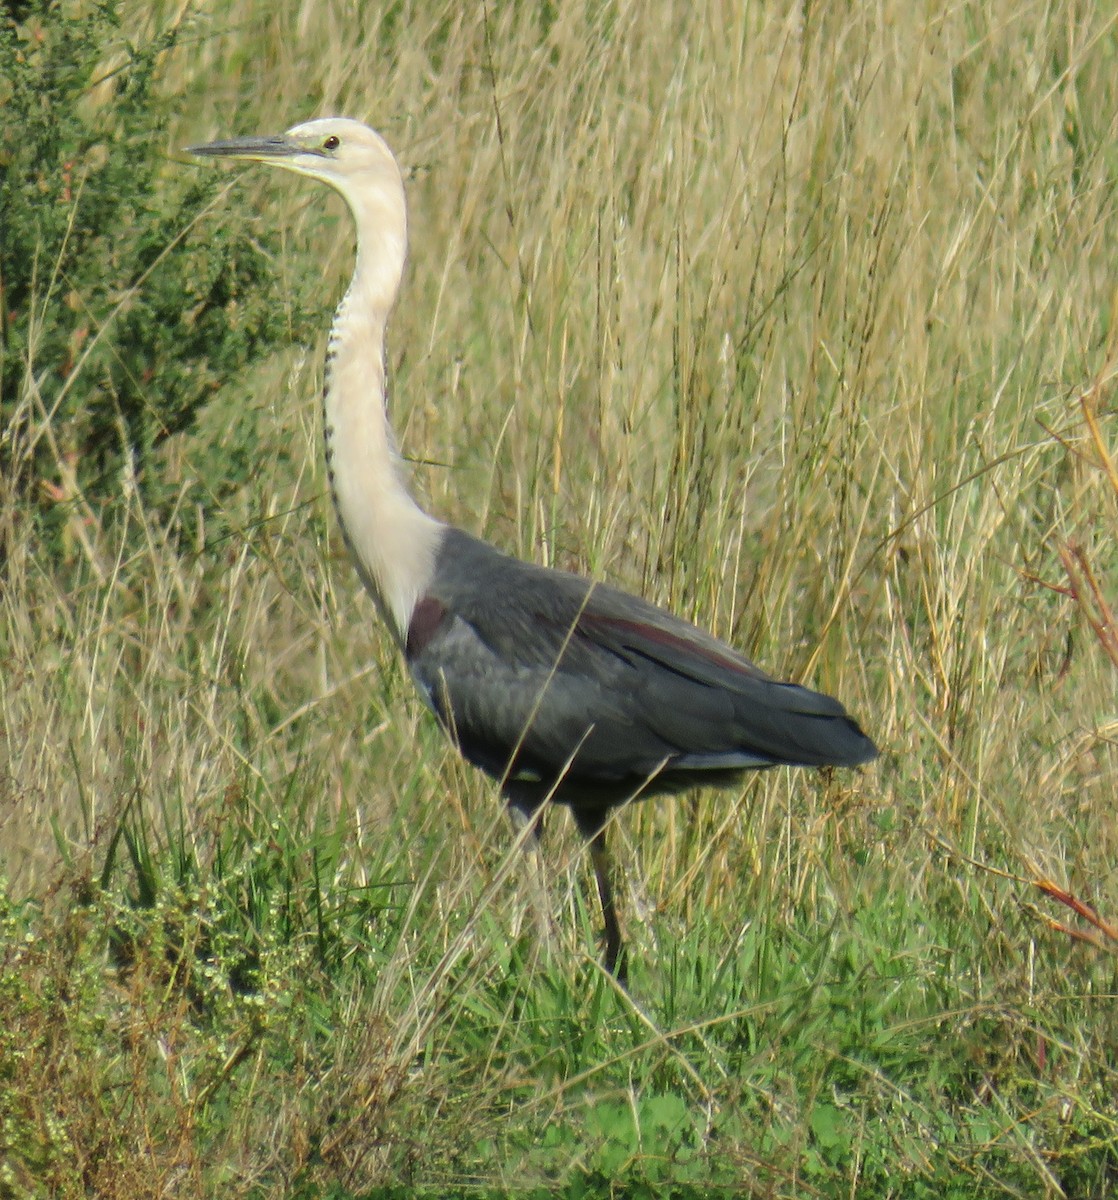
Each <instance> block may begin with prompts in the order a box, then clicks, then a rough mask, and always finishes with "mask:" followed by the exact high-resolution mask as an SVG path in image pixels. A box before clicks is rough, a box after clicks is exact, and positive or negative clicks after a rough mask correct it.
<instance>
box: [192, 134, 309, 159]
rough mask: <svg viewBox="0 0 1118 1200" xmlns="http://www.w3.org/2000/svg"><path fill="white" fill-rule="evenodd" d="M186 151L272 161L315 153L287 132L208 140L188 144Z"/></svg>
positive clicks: (208, 156)
mask: <svg viewBox="0 0 1118 1200" xmlns="http://www.w3.org/2000/svg"><path fill="white" fill-rule="evenodd" d="M186 152H187V154H201V155H204V156H205V157H207V158H238V159H241V160H242V161H245V162H271V161H274V160H275V159H284V158H292V157H294V156H295V155H296V154H314V153H315V151H314V150H313V149H308V148H307V147H306V146H301V145H299V143H298V142H296V141H294V140H293V139H291V138H289V137H288V136H287V134H285V133H281V134H278V135H277V136H275V137H245V138H228V139H226V140H225V141H222V142H207V143H206V144H205V145H204V146H187V147H186Z"/></svg>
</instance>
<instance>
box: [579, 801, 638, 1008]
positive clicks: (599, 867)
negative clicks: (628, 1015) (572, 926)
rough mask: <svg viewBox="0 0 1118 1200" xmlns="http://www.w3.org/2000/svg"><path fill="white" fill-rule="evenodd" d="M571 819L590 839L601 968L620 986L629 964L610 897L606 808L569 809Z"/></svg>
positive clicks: (624, 978) (625, 985)
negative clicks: (601, 937) (602, 951)
mask: <svg viewBox="0 0 1118 1200" xmlns="http://www.w3.org/2000/svg"><path fill="white" fill-rule="evenodd" d="M572 811H573V812H574V818H575V821H576V822H577V824H578V828H579V832H580V833H581V834H582V835H583V837H586V838H589V839H590V861H591V862H592V863H593V864H594V878H595V879H596V880H597V883H598V899H599V900H600V901H601V902H602V923H603V924H604V926H605V942H606V952H605V968H606V970H607V971H609V973H610V974H611V975H613V976H615V977H616V979H617V982H618V983H619V984H621V986H622V987H627V986H628V982H629V964H628V961H627V957H628V956H627V955H626V953H625V947H624V946H623V945H622V943H621V923H620V921H618V919H617V906H616V904H615V903H614V899H613V882H612V875H613V863H612V861H611V860H610V856H609V850H608V849H607V847H606V821H607V820H608V819H609V809H604V810H587V809H578V808H576V809H573V810H572Z"/></svg>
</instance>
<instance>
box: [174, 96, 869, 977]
mask: <svg viewBox="0 0 1118 1200" xmlns="http://www.w3.org/2000/svg"><path fill="white" fill-rule="evenodd" d="M193 151H194V153H198V154H206V155H213V156H223V157H231V158H239V159H247V160H251V161H261V162H272V163H275V164H276V165H278V166H282V167H286V168H288V169H290V170H294V171H297V172H299V173H300V174H305V175H309V176H311V177H313V178H316V179H320V180H322V181H323V182H325V183H328V184H330V185H331V186H332V187H334V188H335V189H336V190H337V191H339V192H340V193H341V194H342V196H343V197H344V198H345V200H346V201H347V203H348V204H349V207H350V209H351V211H352V213H353V216H354V220H355V223H356V226H357V236H358V250H357V265H356V268H355V270H354V275H353V279H352V282H351V283H350V286H349V290H348V291H347V292H346V295H345V298H344V299H343V300H342V302H341V304H340V305H339V307H338V311H337V315H336V317H335V320H334V325H333V328H332V330H331V334H330V341H329V346H328V350H327V367H326V383H325V387H324V421H323V425H324V438H325V447H326V466H327V474H328V478H329V482H330V488H331V492H332V494H333V497H334V503H335V507H336V509H337V513H338V518H339V521H340V524H341V527H342V530H343V532H344V535H345V538H346V542H347V544H348V545H349V548H350V551H351V553H352V555H353V557H354V560H355V563H356V565H357V570H358V573H359V575H360V576H361V579H362V581H363V582H364V584H365V586H366V588H367V589H368V591H369V592H370V594H371V595H372V597H373V599H374V600H375V602H376V604H377V607H378V609H379V610H380V612H381V614H382V616H383V617H384V619H385V621H386V623H387V624H388V626H389V628H390V630H391V631H392V634H393V636H394V637H395V639H396V641H397V643H398V645H399V646H400V648H401V649H402V650H403V652H404V655H405V657H406V659H407V663H408V667H409V669H410V671H411V674H412V677H413V678H414V679H415V681H416V684H417V685H418V687H419V690H420V692H421V694H422V695H423V697H424V699H425V700H426V702H427V703H428V705H429V706H430V707H431V708H432V709H433V710H434V712H435V714H436V715H437V716H438V718H439V720H440V721H441V723H442V724H443V726H444V727H445V728H446V729H447V730H448V732H449V733H450V735H451V737H452V738H453V739H454V740H455V742H456V744H457V745H458V747H459V749H460V750H461V752H462V753H463V755H464V756H465V757H466V758H467V759H468V760H469V761H470V762H472V763H474V764H475V765H476V766H478V767H480V768H481V769H482V770H484V771H486V772H487V773H488V774H489V775H491V776H493V777H494V778H495V779H496V780H497V781H498V782H499V784H500V786H501V790H502V792H503V794H504V795H505V797H506V799H507V800H508V801H509V803H510V804H511V805H513V806H514V807H515V808H517V809H519V810H520V811H521V812H524V813H526V814H534V813H535V812H536V810H537V809H538V808H539V807H540V806H541V805H542V804H544V803H545V802H547V801H555V802H558V803H562V804H567V805H569V806H570V807H571V809H572V811H573V813H574V815H575V817H576V819H577V821H578V824H579V828H580V829H582V831H583V832H584V833H585V834H586V835H587V836H588V837H590V838H591V839H592V841H593V848H594V851H595V858H594V862H595V869H596V871H597V874H598V886H599V891H600V894H601V898H602V905H603V910H604V914H605V919H606V941H607V946H606V962H607V965H608V966H609V967H610V968H611V969H614V968H615V967H616V968H617V969H618V970H619V971H621V970H623V966H622V960H621V959H620V951H621V946H620V932H619V927H618V923H617V920H616V916H615V914H614V911H613V903H612V898H611V894H610V890H609V882H608V878H607V876H606V870H605V858H604V840H603V839H604V826H605V822H606V819H607V817H608V815H609V812H610V811H611V809H613V808H615V807H616V806H618V805H621V804H624V803H626V802H627V801H629V800H632V799H635V798H637V797H641V796H647V795H652V794H655V793H659V792H670V791H679V790H682V789H685V788H688V787H692V786H695V785H699V784H703V783H713V784H725V783H727V782H730V781H732V780H734V779H737V778H738V777H739V776H740V775H741V774H742V773H743V772H744V771H747V770H751V769H757V768H763V767H769V766H775V765H789V766H823V765H833V766H854V765H856V764H859V763H864V762H868V761H869V760H870V759H872V758H874V757H875V756H876V754H877V750H876V747H875V746H874V744H873V742H872V741H870V739H869V738H868V737H866V735H865V734H864V733H863V732H862V731H861V729H860V728H859V727H858V725H857V723H856V722H855V721H854V720H853V719H852V718H851V717H849V716H848V715H847V713H846V711H845V710H844V709H843V707H842V705H841V704H839V702H838V701H837V700H833V699H831V698H830V697H829V696H825V695H822V694H820V693H818V692H813V691H810V690H809V689H807V688H803V687H800V686H799V685H797V684H791V683H782V682H778V681H777V680H775V679H773V678H771V677H770V676H768V675H766V674H765V673H764V672H762V671H761V670H759V669H758V668H757V667H756V666H754V665H753V664H752V663H751V662H750V661H749V660H748V659H746V658H745V657H744V656H743V655H741V654H739V653H738V652H737V651H736V650H734V649H733V648H731V647H730V646H728V645H726V644H725V643H723V642H720V641H719V640H718V639H716V638H714V637H712V636H711V635H710V634H708V633H705V632H703V631H702V630H700V629H698V628H697V627H696V626H694V625H691V624H690V623H688V622H686V621H683V620H681V619H679V618H678V617H675V616H673V615H672V614H670V613H668V612H666V611H665V610H663V609H660V608H657V607H655V606H654V605H652V604H649V603H647V602H646V601H644V600H641V599H638V598H637V597H634V596H631V595H628V594H627V593H625V592H621V591H618V590H617V589H615V588H612V587H609V586H607V585H604V584H600V583H593V582H591V581H590V580H589V579H586V578H584V577H582V576H578V575H573V574H570V573H568V572H564V571H556V570H553V569H550V568H545V567H541V566H536V565H533V564H530V563H525V562H523V561H521V560H519V559H516V558H512V557H510V556H508V555H506V554H503V553H501V552H500V551H499V550H497V549H496V548H494V547H493V546H490V545H489V544H488V543H486V542H483V541H480V540H479V539H477V538H475V537H473V536H471V535H470V534H468V533H466V532H464V531H462V530H460V529H456V528H454V527H452V526H449V525H445V524H443V523H442V522H440V521H438V520H436V519H435V518H434V517H431V516H430V515H428V514H427V513H425V512H424V511H423V510H422V509H421V508H420V507H419V506H418V505H417V504H416V503H415V501H414V500H413V499H412V498H411V496H410V495H409V493H408V491H407V489H406V487H405V486H404V483H403V481H402V479H401V477H400V474H399V470H398V463H397V458H396V454H395V449H394V446H393V441H392V435H391V431H390V428H389V425H388V420H387V416H386V413H385V365H384V362H385V358H384V354H385V328H386V324H387V320H388V315H389V312H390V311H391V309H392V306H393V304H394V302H395V299H396V293H397V290H398V288H399V284H400V280H401V277H402V273H403V268H404V260H405V255H406V246H407V222H406V209H405V202H404V188H403V182H402V179H401V176H400V172H399V168H398V166H397V164H396V161H395V159H394V158H393V156H392V154H391V152H390V151H389V149H388V147H387V145H386V144H385V143H384V141H383V139H381V137H380V136H379V135H378V134H376V133H374V132H373V131H372V130H370V129H368V128H366V127H365V126H363V125H361V124H359V123H357V122H355V121H349V120H344V119H339V118H327V119H323V120H317V121H309V122H307V123H305V124H303V125H298V126H295V127H294V128H293V129H291V130H289V131H288V132H287V133H286V134H284V135H282V136H280V137H276V138H245V139H237V140H234V141H227V142H215V143H211V144H209V145H207V146H199V147H194V148H193Z"/></svg>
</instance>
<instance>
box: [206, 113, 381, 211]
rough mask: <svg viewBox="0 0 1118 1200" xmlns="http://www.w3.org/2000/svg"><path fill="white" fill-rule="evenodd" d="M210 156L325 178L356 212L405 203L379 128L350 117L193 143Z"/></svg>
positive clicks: (323, 180)
mask: <svg viewBox="0 0 1118 1200" xmlns="http://www.w3.org/2000/svg"><path fill="white" fill-rule="evenodd" d="M187 149H188V152H189V153H191V154H200V155H204V156H206V157H208V158H230V159H235V160H238V161H240V162H260V163H271V164H272V165H273V166H277V167H283V168H284V169H285V170H287V171H295V172H297V173H298V174H299V175H309V176H310V177H311V178H312V179H320V180H322V182H323V183H328V184H329V185H330V186H331V187H332V188H334V189H335V190H336V191H338V192H340V193H341V194H342V195H343V196H344V197H345V199H346V200H347V201H348V202H349V205H350V207H351V208H352V209H353V210H354V212H355V213H360V212H361V210H362V209H364V208H366V207H368V206H369V205H370V204H373V205H374V206H375V205H376V203H377V201H381V202H382V203H383V202H384V201H389V202H391V203H393V205H394V204H395V202H396V201H397V200H399V201H400V202H401V203H402V200H403V191H404V185H403V181H402V179H401V177H400V168H399V166H398V165H397V163H396V159H395V158H394V157H393V156H392V151H391V150H389V148H388V145H387V143H386V142H385V140H384V138H382V137H381V136H380V134H379V133H376V132H374V131H373V130H372V129H370V128H369V127H368V126H367V125H362V124H361V122H360V121H351V120H349V119H348V118H346V117H322V118H320V119H318V120H315V121H305V122H303V124H301V125H294V126H292V127H291V128H290V129H289V130H288V131H287V132H286V133H281V134H278V135H277V136H274V137H245V138H230V139H228V140H225V141H220V142H208V143H207V144H206V145H204V146H189V147H187Z"/></svg>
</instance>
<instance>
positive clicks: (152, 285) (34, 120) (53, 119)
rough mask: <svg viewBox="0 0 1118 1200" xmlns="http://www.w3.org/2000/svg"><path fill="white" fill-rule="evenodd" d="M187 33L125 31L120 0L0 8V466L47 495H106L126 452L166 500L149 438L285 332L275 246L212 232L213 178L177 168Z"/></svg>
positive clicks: (26, 495)
mask: <svg viewBox="0 0 1118 1200" xmlns="http://www.w3.org/2000/svg"><path fill="white" fill-rule="evenodd" d="M13 13H16V15H13ZM176 37H177V31H176V30H174V29H171V30H166V31H163V32H157V33H156V34H154V35H153V36H151V37H150V38H149V39H148V40H146V41H143V42H141V43H140V44H132V43H130V42H129V41H128V40H127V39H126V36H125V33H124V31H123V29H122V25H121V14H120V11H119V5H118V4H117V0H98V2H97V3H94V4H80V5H79V4H71V3H57V2H54V3H51V2H49V0H35V2H33V3H31V4H29V5H26V6H21V7H20V9H18V10H13V9H11V8H9V9H8V10H7V15H5V16H4V17H3V18H2V19H0V61H3V62H4V64H5V77H4V79H3V81H2V82H0V212H2V214H3V216H2V222H0V294H2V304H0V477H2V478H3V480H4V481H6V483H7V489H6V490H7V491H8V494H9V496H11V495H12V493H13V491H14V493H15V496H16V497H18V498H19V499H20V500H28V499H34V500H35V501H36V502H37V503H38V504H39V505H40V508H43V507H44V506H46V505H47V504H48V502H57V501H60V500H66V499H67V498H69V496H71V495H72V494H73V492H74V491H75V490H81V491H82V493H83V494H84V495H85V497H86V499H87V500H88V501H89V502H90V503H91V504H92V505H94V506H96V505H97V504H98V502H99V501H100V500H102V499H104V498H105V497H106V496H108V495H111V494H112V492H113V491H115V490H117V489H118V487H119V485H118V482H117V477H118V475H119V471H120V468H121V467H122V466H123V465H125V464H126V463H128V462H129V460H130V465H131V469H132V471H133V472H134V473H135V475H136V477H137V480H138V482H139V485H140V487H141V488H143V489H144V492H145V498H146V499H148V500H149V501H152V502H156V503H158V501H159V494H158V486H157V482H156V481H155V480H154V479H152V478H151V474H152V473H151V472H148V473H147V474H145V467H147V466H148V465H149V462H150V456H151V451H152V449H153V448H154V447H156V446H158V445H159V444H160V443H161V442H163V441H164V440H165V439H166V438H168V437H170V436H171V435H173V434H176V433H178V432H180V431H182V430H185V429H187V428H189V427H190V426H191V425H192V423H193V422H194V421H195V419H196V417H197V415H198V413H199V411H200V409H201V408H202V406H203V405H205V404H206V402H207V401H208V400H209V399H210V398H211V397H212V396H213V395H214V393H215V392H216V391H217V389H218V388H219V387H220V386H221V383H222V382H223V381H225V380H227V379H230V378H232V377H235V376H236V375H237V373H238V372H241V371H243V369H244V368H245V367H246V365H248V364H250V363H252V362H254V361H256V360H258V359H259V358H260V357H261V356H262V355H264V354H266V353H267V351H268V350H269V349H270V348H271V347H272V346H273V345H275V344H276V343H277V342H282V343H283V344H284V345H286V344H289V342H290V339H291V336H292V330H291V327H290V323H289V322H290V319H291V315H290V313H285V312H282V311H277V308H276V306H275V304H274V300H273V298H272V297H271V296H270V291H271V289H269V288H268V287H266V286H260V284H261V281H262V278H266V277H267V275H268V273H269V267H268V261H269V260H268V256H267V247H263V248H262V247H261V245H260V244H259V242H258V241H255V240H250V238H249V235H248V231H247V230H246V229H244V227H243V226H242V227H241V228H238V224H237V223H236V222H231V223H230V224H229V226H228V227H226V228H216V229H215V227H214V226H213V225H212V224H207V225H206V227H205V230H204V235H203V232H200V231H199V229H198V228H196V227H194V226H193V225H192V218H193V217H194V216H195V215H196V214H197V213H198V211H199V210H200V208H201V207H202V204H203V201H204V198H205V195H206V193H207V191H209V190H211V189H212V188H213V186H214V183H213V180H212V177H210V178H207V177H204V176H199V175H197V174H196V173H195V172H192V171H188V170H183V169H180V168H178V167H177V166H175V167H173V169H169V164H168V162H167V158H166V153H165V147H166V145H167V136H166V128H167V121H168V116H169V109H170V102H169V99H168V98H167V97H166V96H164V95H162V94H161V92H160V77H161V72H162V69H163V67H164V65H165V63H166V61H167V59H168V57H169V56H170V55H172V54H173V53H174V52H175V46H176Z"/></svg>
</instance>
